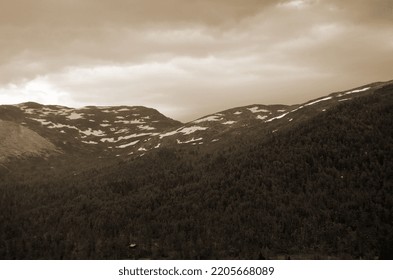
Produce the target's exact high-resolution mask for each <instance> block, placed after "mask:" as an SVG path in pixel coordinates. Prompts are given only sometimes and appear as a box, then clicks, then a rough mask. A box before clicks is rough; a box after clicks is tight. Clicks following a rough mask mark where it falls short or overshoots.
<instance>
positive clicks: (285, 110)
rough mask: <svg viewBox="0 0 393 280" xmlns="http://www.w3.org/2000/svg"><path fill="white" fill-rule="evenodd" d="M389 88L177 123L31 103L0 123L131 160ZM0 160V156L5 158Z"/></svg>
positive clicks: (276, 126) (71, 149) (275, 124)
mask: <svg viewBox="0 0 393 280" xmlns="http://www.w3.org/2000/svg"><path fill="white" fill-rule="evenodd" d="M388 84H390V82H387V83H374V84H371V85H367V86H362V87H359V88H355V89H352V90H349V91H344V92H337V93H333V94H331V95H329V96H326V97H322V98H319V99H316V100H311V101H309V102H306V103H304V104H300V105H292V106H287V105H260V104H254V105H250V106H244V107H238V108H233V109H229V110H226V111H222V112H218V113H215V114H211V115H207V116H204V117H202V118H199V119H197V120H195V121H192V122H189V123H186V124H182V123H181V122H178V121H175V120H172V119H170V118H167V117H165V116H164V115H162V114H160V113H159V112H158V111H156V110H154V109H150V108H145V107H140V106H139V107H137V106H134V107H128V106H117V107H95V106H88V107H84V108H80V109H73V108H67V107H63V106H54V105H50V106H45V105H41V104H37V103H33V102H28V103H22V104H18V105H15V106H10V105H8V106H0V119H1V120H5V121H9V122H13V123H15V124H18V125H21V126H23V127H26V128H28V129H30V130H32V131H34V132H36V133H37V134H39V135H40V136H41V137H43V138H45V139H46V140H47V141H49V142H51V143H53V144H54V145H55V146H56V148H57V149H59V150H61V151H63V152H64V153H67V154H73V155H80V154H83V155H86V154H89V155H90V156H93V157H96V158H108V157H111V158H113V157H122V158H134V157H137V156H141V155H144V154H145V153H146V152H148V151H151V150H153V149H157V148H159V147H160V146H161V147H162V146H171V145H174V144H177V145H187V146H191V145H192V146H195V145H204V146H209V145H213V147H216V146H217V145H215V144H214V143H215V142H218V141H224V142H225V141H227V139H228V138H231V137H232V136H236V135H240V134H244V133H248V132H250V131H253V132H255V130H257V131H258V133H262V134H268V133H275V132H277V131H279V130H280V129H285V128H287V127H292V126H294V125H295V124H296V123H299V122H302V121H304V120H305V119H307V118H310V117H313V116H315V115H317V114H319V113H323V112H326V110H329V109H330V108H332V107H334V106H336V105H338V104H340V103H342V102H348V101H350V100H352V99H353V98H356V97H359V96H362V95H365V94H366V95H367V94H372V93H374V92H375V91H378V90H379V89H380V88H383V87H384V86H386V85H388ZM0 156H2V157H5V156H6V155H5V154H4V155H2V154H1V153H0Z"/></svg>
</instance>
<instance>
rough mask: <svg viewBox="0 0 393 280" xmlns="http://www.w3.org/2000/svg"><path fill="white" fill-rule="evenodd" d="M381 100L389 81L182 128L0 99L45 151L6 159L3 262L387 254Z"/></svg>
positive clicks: (392, 246)
mask: <svg viewBox="0 0 393 280" xmlns="http://www.w3.org/2000/svg"><path fill="white" fill-rule="evenodd" d="M392 106H393V82H392V81H390V82H381V83H374V84H370V85H365V86H361V87H358V88H354V89H351V90H347V91H342V92H336V93H332V94H330V95H328V96H324V97H321V98H318V99H315V100H311V101H309V102H306V103H304V104H299V105H292V106H286V105H258V104H255V105H250V106H244V107H238V108H233V109H229V110H226V111H223V112H219V113H215V114H212V115H208V116H204V117H202V118H200V119H197V120H195V121H192V122H189V123H185V124H182V123H179V122H176V121H173V120H171V119H168V118H166V117H165V116H163V115H161V114H159V113H158V112H157V111H155V110H153V109H148V108H143V107H109V108H97V107H86V108H81V109H70V108H65V107H59V106H43V105H39V104H33V103H25V104H20V105H15V106H2V107H1V109H0V119H2V120H3V122H7V123H8V125H11V124H12V125H14V126H15V127H23V128H25V129H28V130H29V131H34V133H35V134H34V135H36V136H37V135H38V136H37V137H39V139H41V140H42V138H43V139H45V140H46V141H48V143H52V145H53V146H54V147H55V150H54V149H50V150H41V148H43V147H42V146H38V147H36V148H35V149H34V151H40V152H37V153H34V154H26V155H25V156H23V157H20V155H19V157H17V158H16V157H14V155H12V154H5V155H4V156H7V159H6V160H3V162H2V165H0V177H1V181H0V240H2V243H1V245H0V258H4V259H13V258H16V259H24V258H30V259H40V258H44V259H127V258H131V259H135V258H154V259H167V258H169V259H214V258H223V259H257V258H269V259H281V258H287V257H288V256H290V257H291V258H295V259H314V258H322V259H328V258H334V259H337V258H338V259H358V258H363V259H364V258H366V259H375V258H377V259H378V258H379V259H392V258H393V242H392V240H393V235H392V232H393V222H392V221H393V208H392V205H393V193H392V185H393V182H392V176H391V175H392V170H393V163H392V160H391V159H392V158H393V139H392V136H393V133H392V132H393V131H392V127H393V126H392V119H393V115H392V114H393V110H392ZM133 108H137V109H133ZM125 109H128V110H127V111H126V110H125ZM134 111H136V112H134ZM133 114H139V115H133ZM118 117H123V118H118ZM37 119H38V120H37ZM119 120H121V121H122V122H118V121H119ZM106 121H108V122H106ZM141 122H143V123H141ZM102 124H108V126H106V125H104V126H102ZM120 125H121V126H120ZM147 127H151V128H154V130H153V129H150V130H149V129H147ZM62 130H63V131H64V132H65V133H63V132H61V131H62ZM121 130H122V132H121V133H118V132H119V131H121ZM126 130H127V131H126ZM142 134H143V135H142ZM20 138H23V137H19V138H18V137H16V138H15V137H14V139H16V140H15V141H17V142H19V141H22V139H20ZM107 139H110V140H109V141H108V140H107ZM136 141H138V142H136ZM85 142H87V143H85ZM91 142H95V143H97V144H92V143H91ZM134 142H135V143H134ZM21 143H23V142H21ZM45 143H47V142H45ZM21 146H24V145H19V147H21ZM43 146H44V147H45V146H46V147H48V146H47V145H43ZM119 146H122V147H119ZM111 147H112V148H111ZM41 151H42V152H41ZM43 151H45V152H43ZM2 153H4V149H3V151H2ZM130 243H132V244H136V245H137V246H136V247H133V248H130V247H129V246H128V245H129V244H130Z"/></svg>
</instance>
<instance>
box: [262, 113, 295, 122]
mask: <svg viewBox="0 0 393 280" xmlns="http://www.w3.org/2000/svg"><path fill="white" fill-rule="evenodd" d="M288 114H289V112H286V113H284V114H282V115H279V116H277V117H274V118H271V119H268V120H267V121H265V122H271V121H274V120H278V119H282V118H283V117H285V116H286V115H288Z"/></svg>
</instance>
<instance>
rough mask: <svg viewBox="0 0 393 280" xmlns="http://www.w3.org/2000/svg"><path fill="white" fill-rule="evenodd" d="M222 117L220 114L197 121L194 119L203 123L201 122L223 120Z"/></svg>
mask: <svg viewBox="0 0 393 280" xmlns="http://www.w3.org/2000/svg"><path fill="white" fill-rule="evenodd" d="M221 120H222V118H220V117H219V116H208V117H205V118H202V119H199V120H196V121H193V123H201V122H217V121H221Z"/></svg>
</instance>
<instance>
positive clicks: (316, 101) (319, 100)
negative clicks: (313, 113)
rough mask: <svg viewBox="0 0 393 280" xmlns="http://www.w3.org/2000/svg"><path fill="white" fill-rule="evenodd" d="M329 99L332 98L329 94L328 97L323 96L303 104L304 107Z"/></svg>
mask: <svg viewBox="0 0 393 280" xmlns="http://www.w3.org/2000/svg"><path fill="white" fill-rule="evenodd" d="M330 99H332V97H331V96H328V97H325V98H322V99H318V100H315V101H312V102H310V103H307V104H304V107H306V106H310V105H314V104H317V103H319V102H322V101H326V100H330ZM299 108H300V107H299Z"/></svg>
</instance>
